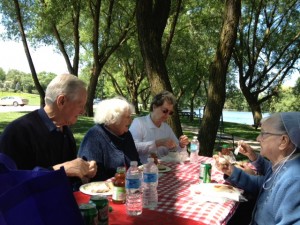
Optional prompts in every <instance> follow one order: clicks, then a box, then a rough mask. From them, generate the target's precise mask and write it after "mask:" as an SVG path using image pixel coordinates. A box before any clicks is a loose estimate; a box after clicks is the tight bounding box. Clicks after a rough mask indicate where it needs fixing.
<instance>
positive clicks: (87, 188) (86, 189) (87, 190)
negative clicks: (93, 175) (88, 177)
mask: <svg viewBox="0 0 300 225" xmlns="http://www.w3.org/2000/svg"><path fill="white" fill-rule="evenodd" d="M100 185H106V186H107V187H108V188H109V191H107V192H96V191H95V190H96V188H97V187H99V186H100ZM112 187H113V184H112V182H104V181H98V182H91V183H88V184H83V185H81V186H80V188H79V190H80V191H81V192H82V193H84V194H88V195H112V191H113V190H112Z"/></svg>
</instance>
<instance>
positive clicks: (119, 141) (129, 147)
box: [78, 124, 141, 181]
mask: <svg viewBox="0 0 300 225" xmlns="http://www.w3.org/2000/svg"><path fill="white" fill-rule="evenodd" d="M78 154H79V156H80V157H82V156H85V157H86V158H87V159H88V160H95V161H96V162H97V166H98V169H97V174H96V176H95V177H94V179H93V180H100V181H103V180H107V179H108V178H111V177H113V176H114V175H115V173H116V170H117V167H119V166H125V167H127V168H128V167H129V166H130V161H137V162H138V164H139V165H141V163H140V159H139V155H138V152H137V150H136V147H135V144H134V141H133V138H132V135H131V133H130V132H129V131H128V132H126V133H125V134H123V135H122V136H115V135H114V134H112V133H110V132H109V131H108V130H107V129H106V128H105V127H104V125H99V124H96V125H95V126H93V127H92V128H91V129H89V131H88V132H87V133H86V135H85V137H84V138H83V141H82V143H81V146H80V148H79V153H78Z"/></svg>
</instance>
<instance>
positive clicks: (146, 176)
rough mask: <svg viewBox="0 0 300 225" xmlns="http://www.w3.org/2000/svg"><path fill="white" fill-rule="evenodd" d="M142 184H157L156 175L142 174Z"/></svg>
mask: <svg viewBox="0 0 300 225" xmlns="http://www.w3.org/2000/svg"><path fill="white" fill-rule="evenodd" d="M144 182H145V183H154V182H157V174H156V173H144Z"/></svg>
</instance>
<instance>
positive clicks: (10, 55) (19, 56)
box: [0, 40, 68, 74]
mask: <svg viewBox="0 0 300 225" xmlns="http://www.w3.org/2000/svg"><path fill="white" fill-rule="evenodd" d="M30 53H31V57H32V59H33V63H34V66H35V69H36V71H37V73H39V72H43V71H45V72H53V73H55V74H61V73H65V72H68V70H67V66H66V63H65V61H64V58H63V57H62V56H61V55H59V54H57V53H55V52H54V50H53V48H52V47H47V46H43V47H40V48H38V49H36V50H34V49H33V48H30ZM0 67H1V68H2V69H4V70H5V72H7V71H8V70H10V69H17V70H20V71H22V72H26V73H30V69H29V64H28V61H27V58H26V55H25V51H24V48H23V45H22V43H17V42H13V41H6V42H4V41H1V40H0Z"/></svg>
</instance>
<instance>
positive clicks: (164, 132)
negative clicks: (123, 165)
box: [129, 91, 189, 163]
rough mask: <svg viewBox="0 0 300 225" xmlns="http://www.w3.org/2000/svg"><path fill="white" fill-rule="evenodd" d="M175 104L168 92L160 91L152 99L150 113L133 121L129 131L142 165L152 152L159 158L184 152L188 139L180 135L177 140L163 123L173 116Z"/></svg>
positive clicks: (172, 96) (173, 98)
mask: <svg viewBox="0 0 300 225" xmlns="http://www.w3.org/2000/svg"><path fill="white" fill-rule="evenodd" d="M175 104H176V98H175V96H174V95H173V94H172V93H170V92H168V91H162V92H160V93H159V94H157V95H156V96H155V97H154V98H153V100H152V102H151V105H150V113H149V114H148V115H147V116H143V117H138V118H135V119H134V120H133V122H132V124H131V126H130V128H129V130H130V132H131V134H132V136H133V139H134V142H135V145H136V148H137V151H138V153H139V156H140V160H141V162H142V163H146V162H147V158H148V157H149V154H150V153H152V152H154V153H156V154H157V156H158V157H159V158H161V157H163V156H166V155H168V153H169V151H182V150H185V151H186V146H187V145H188V144H189V139H188V137H187V136H186V135H182V136H180V137H179V140H178V138H177V137H176V136H175V134H174V132H173V130H172V129H171V127H170V126H169V125H168V124H167V123H166V122H165V121H166V120H167V119H168V118H169V116H171V115H172V114H173V110H174V105H175Z"/></svg>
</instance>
